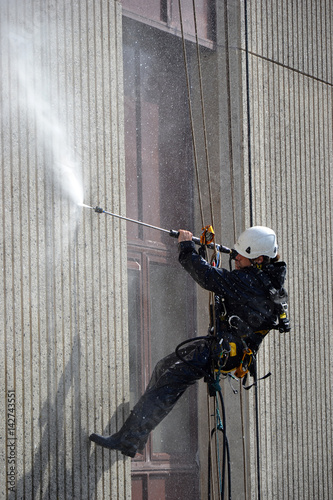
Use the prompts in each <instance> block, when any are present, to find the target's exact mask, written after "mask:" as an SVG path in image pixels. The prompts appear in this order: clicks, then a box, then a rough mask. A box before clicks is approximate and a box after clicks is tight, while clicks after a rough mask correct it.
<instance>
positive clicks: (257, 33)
mask: <svg viewBox="0 0 333 500" xmlns="http://www.w3.org/2000/svg"><path fill="white" fill-rule="evenodd" d="M245 6H247V14H248V18H247V19H248V43H249V44H248V49H249V51H248V61H249V72H248V77H249V86H248V90H249V95H248V96H247V95H245V94H246V92H244V107H245V105H246V104H248V103H249V109H250V114H249V115H248V116H247V119H246V120H245V122H244V123H245V128H244V131H245V134H247V133H248V130H247V128H246V126H247V120H248V119H249V120H250V129H251V136H250V145H251V150H250V151H249V150H248V151H247V155H248V156H247V157H246V159H247V160H248V159H250V169H249V170H247V169H248V165H247V166H246V169H245V173H246V180H247V181H248V186H247V187H246V192H248V193H249V194H250V189H251V186H252V191H251V195H252V199H253V204H252V211H253V212H252V214H253V223H254V224H264V225H268V226H271V227H273V228H274V229H275V230H276V232H277V234H278V239H279V245H280V251H281V254H282V257H283V258H284V259H285V260H286V261H287V263H288V266H289V267H288V283H287V287H288V290H289V293H290V316H291V321H292V331H291V332H290V334H279V333H278V332H276V333H271V334H270V336H269V338H268V339H266V340H265V344H264V348H263V349H262V350H261V351H260V353H259V367H260V373H259V375H260V376H262V375H264V374H265V373H267V372H268V371H269V370H271V371H272V376H271V377H270V378H269V379H268V380H267V381H264V382H261V383H260V388H259V414H260V451H261V453H260V472H261V492H262V497H263V498H267V499H271V498H279V499H280V498H304V499H312V498H322V499H326V498H329V491H330V490H331V488H332V457H331V453H330V448H331V444H332V394H331V390H330V387H331V385H332V375H331V373H330V370H326V369H325V367H327V366H328V365H329V353H330V348H331V340H330V325H331V324H332V320H333V317H332V284H331V283H332V282H331V278H332V252H331V243H330V242H331V240H332V216H331V207H332V201H333V200H332V152H333V150H332V133H331V131H332V126H333V123H332V120H333V116H332V89H333V81H332V62H333V53H332V47H331V43H330V41H331V39H332V7H331V5H330V2H325V1H320V0H317V1H314V2H291V1H287V0H286V1H284V2H267V1H262V2H261V1H259V2H247V3H246V4H245ZM243 13H244V14H245V12H244V11H243ZM243 19H245V16H244V17H243ZM243 41H244V46H243V49H244V51H245V49H246V46H245V24H244V25H243ZM243 63H244V64H243V68H244V75H245V74H246V57H245V54H244V58H243ZM245 89H246V81H244V90H245ZM247 98H249V100H248V99H247ZM249 179H251V183H250V182H249ZM245 218H246V220H247V224H249V222H250V219H249V217H248V214H246V213H245ZM250 413H251V419H252V426H253V427H254V412H253V406H252V405H250ZM251 463H252V498H256V494H257V493H256V467H255V463H256V461H255V442H254V440H253V442H252V461H251Z"/></svg>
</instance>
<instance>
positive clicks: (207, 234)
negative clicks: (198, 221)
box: [200, 225, 215, 245]
mask: <svg viewBox="0 0 333 500" xmlns="http://www.w3.org/2000/svg"><path fill="white" fill-rule="evenodd" d="M200 243H201V245H209V243H215V231H214V229H213V226H211V225H210V226H205V227H203V228H202V233H201V236H200Z"/></svg>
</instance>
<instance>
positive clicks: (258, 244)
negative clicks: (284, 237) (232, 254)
mask: <svg viewBox="0 0 333 500" xmlns="http://www.w3.org/2000/svg"><path fill="white" fill-rule="evenodd" d="M235 250H236V251H237V252H238V253H239V254H241V255H242V256H243V257H247V258H248V259H256V258H257V257H259V256H260V255H267V257H270V258H272V259H273V258H274V257H276V255H277V250H278V245H277V241H276V234H275V232H274V231H273V229H270V228H269V227H264V226H253V227H250V228H249V229H246V230H245V231H244V232H243V233H242V234H241V235H240V236H239V238H238V241H237V243H235Z"/></svg>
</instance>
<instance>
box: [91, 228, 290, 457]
mask: <svg viewBox="0 0 333 500" xmlns="http://www.w3.org/2000/svg"><path fill="white" fill-rule="evenodd" d="M178 242H179V262H180V264H181V265H182V266H183V267H184V269H185V270H186V271H187V272H188V273H189V274H190V275H191V276H192V278H193V279H194V280H195V281H196V282H197V283H198V284H199V285H200V286H201V287H203V288H204V289H206V290H209V291H211V292H214V293H215V319H216V324H215V334H214V335H212V334H209V335H208V336H206V337H199V338H197V340H196V339H193V342H191V343H188V344H187V345H186V347H183V348H181V349H180V350H178V352H177V353H176V352H175V353H172V354H170V355H169V356H166V357H165V358H163V359H162V360H161V361H159V363H157V365H156V367H155V369H154V371H153V374H152V377H151V380H150V382H149V384H148V386H147V389H146V391H145V392H144V394H143V395H142V396H141V398H140V399H139V401H138V403H137V404H136V405H135V406H134V408H133V410H132V412H131V413H130V415H129V417H128V418H127V420H126V421H125V423H124V425H123V426H122V428H121V429H120V430H119V431H118V432H116V433H115V434H113V435H111V436H106V437H105V436H101V435H98V434H91V435H90V440H91V441H94V442H95V443H96V444H98V445H100V446H103V447H105V448H109V449H113V450H118V451H121V452H122V453H123V454H124V455H127V456H130V457H134V456H135V454H136V453H137V452H138V451H139V452H140V451H142V450H143V448H144V447H145V444H146V442H147V440H148V437H149V434H150V432H151V431H152V430H153V429H154V428H155V427H156V426H157V425H158V424H159V423H160V422H161V421H162V420H163V419H164V418H165V417H166V416H167V415H168V413H169V412H170V411H171V410H172V408H173V407H174V405H175V404H176V402H177V401H178V399H179V398H180V397H181V396H182V394H183V393H184V392H185V390H186V389H187V388H188V387H189V386H190V385H192V384H194V383H195V382H196V381H197V380H199V379H200V378H202V377H203V376H204V375H205V373H210V372H211V369H212V365H214V366H218V368H219V370H220V371H221V372H222V373H227V372H229V371H233V370H236V372H235V374H236V375H237V369H238V376H239V377H240V378H241V377H242V376H243V374H244V373H245V372H247V371H248V370H249V369H250V368H251V359H252V357H253V356H254V355H255V353H256V352H257V350H258V348H259V345H260V343H261V342H262V340H263V338H264V337H265V335H266V334H267V333H268V332H269V330H271V329H278V330H280V331H281V332H282V331H289V330H290V327H289V321H288V318H287V314H286V313H287V293H286V291H285V289H284V288H283V285H284V281H285V276H286V264H285V263H284V262H280V261H279V256H278V254H277V248H278V247H277V242H276V235H275V233H274V231H273V230H271V229H269V228H266V227H263V226H255V227H251V228H249V229H247V230H246V231H244V232H243V233H242V234H241V235H240V237H239V239H238V241H237V243H236V244H235V250H234V252H233V256H234V258H235V267H236V269H235V270H233V271H228V270H227V269H224V268H217V267H215V266H213V265H210V264H209V263H208V262H207V261H206V260H205V259H204V258H203V257H201V256H200V255H199V253H198V252H197V251H196V248H195V245H194V243H193V242H192V233H190V232H189V231H184V230H180V231H179V237H178ZM250 373H251V371H250Z"/></svg>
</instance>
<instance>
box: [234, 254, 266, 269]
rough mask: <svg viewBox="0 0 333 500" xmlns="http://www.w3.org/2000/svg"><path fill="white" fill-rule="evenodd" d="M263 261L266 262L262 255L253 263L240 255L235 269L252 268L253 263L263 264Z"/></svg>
mask: <svg viewBox="0 0 333 500" xmlns="http://www.w3.org/2000/svg"><path fill="white" fill-rule="evenodd" d="M263 260H264V258H263V256H262V255H261V256H260V257H257V258H256V259H254V260H253V261H251V260H250V259H248V258H247V257H243V255H241V254H240V253H238V254H237V255H236V257H235V268H236V269H244V267H249V266H252V262H256V263H257V264H261V263H262V262H263Z"/></svg>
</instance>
